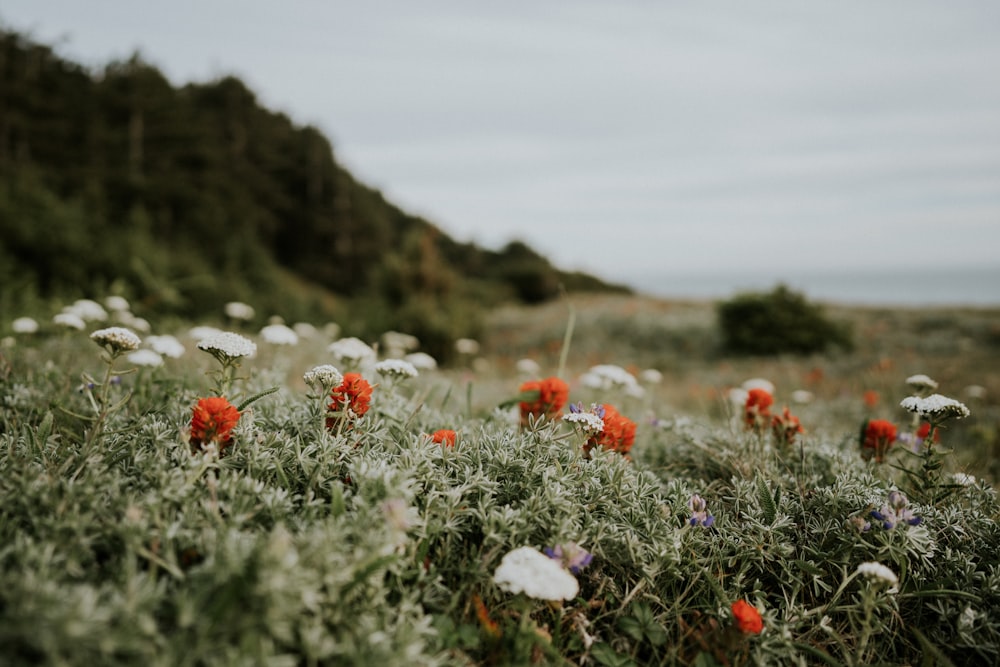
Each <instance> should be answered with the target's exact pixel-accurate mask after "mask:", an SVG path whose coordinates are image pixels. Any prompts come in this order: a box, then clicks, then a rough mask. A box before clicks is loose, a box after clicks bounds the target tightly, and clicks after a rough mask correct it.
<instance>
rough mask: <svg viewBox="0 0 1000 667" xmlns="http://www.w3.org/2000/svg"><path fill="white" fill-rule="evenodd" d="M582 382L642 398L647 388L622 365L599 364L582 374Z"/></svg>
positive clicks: (585, 384) (604, 389) (600, 389)
mask: <svg viewBox="0 0 1000 667" xmlns="http://www.w3.org/2000/svg"><path fill="white" fill-rule="evenodd" d="M580 384H582V385H583V386H584V387H589V388H590V389H597V390H598V391H620V392H624V393H625V394H626V395H627V396H632V397H635V398H642V396H643V395H644V394H645V390H644V389H643V388H642V385H640V384H639V381H638V380H636V379H635V376H634V375H632V374H631V373H629V372H628V371H627V370H625V369H624V368H622V367H621V366H616V365H614V364H598V365H597V366H591V368H590V370H588V371H587V372H586V373H584V374H583V375H581V376H580Z"/></svg>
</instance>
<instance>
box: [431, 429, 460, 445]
mask: <svg viewBox="0 0 1000 667" xmlns="http://www.w3.org/2000/svg"><path fill="white" fill-rule="evenodd" d="M457 437H458V434H457V433H455V431H452V430H451V429H447V428H442V429H438V430H437V431H434V433H432V434H431V440H432V441H433V442H436V443H437V444H439V445H441V446H442V447H454V446H455V439H456V438H457Z"/></svg>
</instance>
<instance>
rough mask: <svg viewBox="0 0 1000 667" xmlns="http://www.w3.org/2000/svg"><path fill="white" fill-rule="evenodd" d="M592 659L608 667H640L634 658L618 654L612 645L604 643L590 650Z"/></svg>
mask: <svg viewBox="0 0 1000 667" xmlns="http://www.w3.org/2000/svg"><path fill="white" fill-rule="evenodd" d="M590 657H591V658H593V659H594V660H596V661H597V662H598V663H599V664H602V665H606V666H607V667H638V666H637V665H636V664H635V661H633V660H632V658H630V657H628V656H627V655H622V654H621V653H618V652H617V651H615V650H614V649H613V648H611V645H610V644H605V643H603V642H602V643H599V644H594V645H593V646H592V647H591V648H590Z"/></svg>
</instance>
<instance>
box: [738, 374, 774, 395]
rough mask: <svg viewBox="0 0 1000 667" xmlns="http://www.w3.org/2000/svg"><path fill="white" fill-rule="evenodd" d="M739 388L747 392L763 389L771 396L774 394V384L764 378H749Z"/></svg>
mask: <svg viewBox="0 0 1000 667" xmlns="http://www.w3.org/2000/svg"><path fill="white" fill-rule="evenodd" d="M740 386H741V387H743V389H746V390H747V391H750V390H751V389H763V390H764V391H766V392H767V393H769V394H771V395H773V394H774V383H773V382H771V381H770V380H765V379H764V378H750V379H749V380H747V381H746V382H744V383H743V384H742V385H740Z"/></svg>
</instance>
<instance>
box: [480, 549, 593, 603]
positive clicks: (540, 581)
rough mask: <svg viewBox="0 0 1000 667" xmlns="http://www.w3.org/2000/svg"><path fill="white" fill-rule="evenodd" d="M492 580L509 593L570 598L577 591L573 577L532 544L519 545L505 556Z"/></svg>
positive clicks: (541, 597)
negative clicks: (527, 545) (529, 545)
mask: <svg viewBox="0 0 1000 667" xmlns="http://www.w3.org/2000/svg"><path fill="white" fill-rule="evenodd" d="M493 582H494V583H495V584H496V585H497V586H499V587H500V588H501V589H503V590H505V591H507V592H508V593H524V594H525V595H527V596H528V597H530V598H535V599H537V600H572V599H573V598H574V597H576V594H577V593H579V592H580V584H579V582H578V581H577V580H576V577H574V576H573V575H572V574H570V573H569V572H567V571H566V570H565V569H563V567H562V565H560V564H559V563H557V562H555V561H554V560H552V559H551V558H549V557H548V556H546V555H545V554H543V553H541V552H539V551H537V550H535V549H533V548H531V547H519V548H517V549H514V550H513V551H511V552H510V553H508V554H507V555H506V556H504V557H503V559H502V560H501V561H500V565H499V567H497V569H496V571H495V572H494V573H493Z"/></svg>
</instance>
